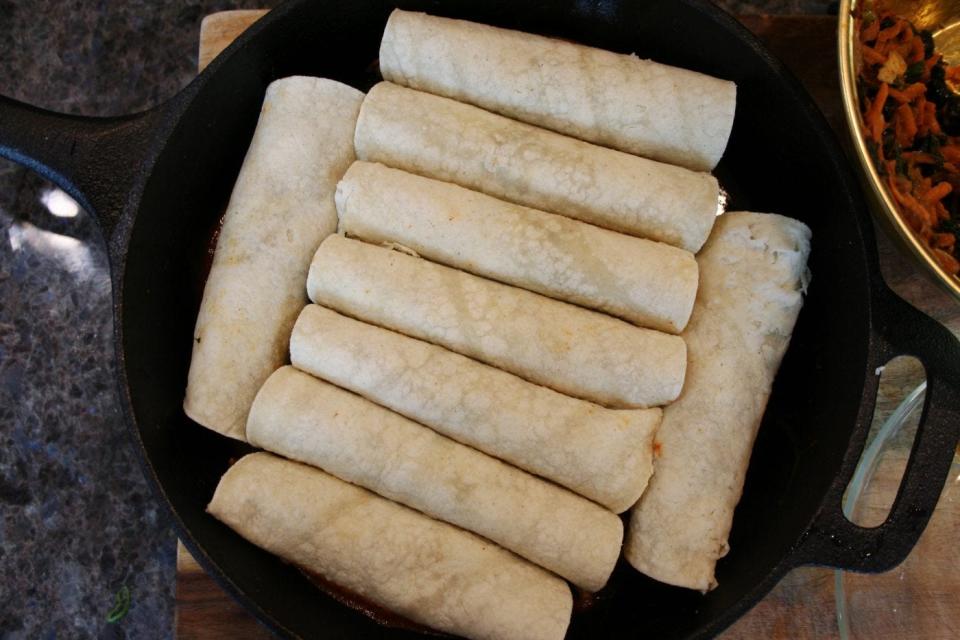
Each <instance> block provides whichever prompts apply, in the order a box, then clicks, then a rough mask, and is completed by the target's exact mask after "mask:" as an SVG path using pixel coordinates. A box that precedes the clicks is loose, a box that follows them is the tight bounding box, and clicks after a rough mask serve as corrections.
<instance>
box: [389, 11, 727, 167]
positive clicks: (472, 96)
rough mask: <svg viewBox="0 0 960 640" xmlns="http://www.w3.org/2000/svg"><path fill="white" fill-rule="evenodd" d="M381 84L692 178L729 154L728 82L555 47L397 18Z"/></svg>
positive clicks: (408, 15) (512, 34)
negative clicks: (681, 170)
mask: <svg viewBox="0 0 960 640" xmlns="http://www.w3.org/2000/svg"><path fill="white" fill-rule="evenodd" d="M380 72H381V73H382V74H383V77H384V79H385V80H389V81H391V82H395V83H397V84H402V85H405V86H408V87H413V88H414V89H420V90H421V91H429V92H430V93H436V94H439V95H443V96H446V97H448V98H453V99H455V100H460V101H462V102H469V103H472V104H475V105H477V106H480V107H483V108H484V109H488V110H490V111H495V112H497V113H501V114H503V115H505V116H509V117H511V118H516V119H517V120H523V121H524V122H529V123H530V124H534V125H537V126H539V127H545V128H547V129H553V130H554V131H559V132H560V133H565V134H567V135H571V136H575V137H577V138H581V139H583V140H587V141H589V142H594V143H596V144H601V145H604V146H607V147H613V148H615V149H620V150H621V151H626V152H628V153H635V154H637V155H641V156H646V157H648V158H653V159H654V160H659V161H661V162H669V163H671V164H678V165H681V166H684V167H687V168H689V169H694V170H696V171H710V170H712V169H713V168H714V167H715V166H716V164H717V162H719V161H720V156H722V155H723V150H724V149H725V148H726V146H727V139H728V138H729V137H730V129H731V128H732V127H733V115H734V110H735V107H736V101H737V87H736V85H735V84H733V83H732V82H728V81H726V80H719V79H717V78H712V77H710V76H706V75H703V74H701V73H696V72H694V71H687V70H686V69H678V68H676V67H670V66H667V65H664V64H658V63H656V62H653V61H651V60H641V59H640V58H638V57H637V56H635V55H623V54H617V53H612V52H610V51H605V50H603V49H594V48H591V47H585V46H582V45H578V44H574V43H571V42H563V41H561V40H555V39H552V38H544V37H541V36H536V35H532V34H529V33H522V32H519V31H511V30H508V29H498V28H496V27H490V26H487V25H483V24H477V23H474V22H466V21H463V20H451V19H449V18H438V17H435V16H428V15H426V14H423V13H412V12H408V11H401V10H399V9H397V10H395V11H394V12H393V13H392V14H390V19H389V21H388V22H387V28H386V30H385V31H384V33H383V41H382V42H381V43H380Z"/></svg>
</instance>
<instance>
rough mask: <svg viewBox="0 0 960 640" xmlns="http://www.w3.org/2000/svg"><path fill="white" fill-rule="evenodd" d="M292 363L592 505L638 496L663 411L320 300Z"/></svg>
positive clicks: (302, 324)
mask: <svg viewBox="0 0 960 640" xmlns="http://www.w3.org/2000/svg"><path fill="white" fill-rule="evenodd" d="M290 357H291V360H292V361H293V364H294V366H296V367H297V368H299V369H301V370H303V371H306V372H308V373H311V374H313V375H315V376H317V377H319V378H323V379H324V380H327V381H329V382H332V383H333V384H336V385H338V386H340V387H343V388H344V389H349V390H350V391H353V392H354V393H358V394H360V395H362V396H364V397H365V398H367V399H369V400H372V401H373V402H376V403H377V404H379V405H382V406H384V407H387V408H389V409H391V410H393V411H396V412H397V413H400V414H402V415H405V416H407V417H408V418H410V419H411V420H415V421H417V422H419V423H421V424H424V425H427V426H428V427H430V428H432V429H433V430H434V431H436V432H438V433H442V434H443V435H445V436H448V437H450V438H453V439H454V440H457V441H459V442H462V443H464V444H466V445H469V446H471V447H474V448H475V449H479V450H481V451H484V452H485V453H488V454H490V455H491V456H494V457H496V458H500V459H501V460H504V461H506V462H509V463H511V464H514V465H516V466H518V467H520V468H521V469H526V470H527V471H529V472H530V473H534V474H536V475H539V476H542V477H544V478H547V479H548V480H552V481H554V482H556V483H557V484H559V485H562V486H564V487H567V488H568V489H570V490H572V491H575V492H576V493H579V494H580V495H582V496H585V497H587V498H590V499H591V500H593V501H595V502H598V503H600V504H602V505H604V506H605V507H607V508H608V509H611V510H612V511H614V512H615V513H620V512H621V511H624V510H626V509H627V508H629V507H630V506H632V505H633V503H635V502H636V501H637V498H639V497H640V494H641V493H642V492H643V489H644V488H645V487H646V486H647V480H648V479H649V478H650V473H651V472H652V470H653V463H652V458H653V436H654V433H655V432H656V429H657V427H658V426H659V424H660V416H661V411H660V409H631V410H622V411H616V410H612V409H605V408H603V407H600V406H597V405H595V404H593V403H590V402H584V401H583V400H577V399H576V398H570V397H568V396H565V395H563V394H560V393H557V392H556V391H552V390H550V389H547V388H546V387H541V386H538V385H535V384H532V383H529V382H527V381H526V380H522V379H520V378H518V377H516V376H514V375H511V374H509V373H506V372H504V371H500V370H499V369H495V368H493V367H490V366H487V365H485V364H481V363H479V362H477V361H476V360H471V359H470V358H466V357H464V356H461V355H459V354H456V353H454V352H452V351H448V350H446V349H444V348H443V347H438V346H436V345H432V344H430V343H428V342H422V341H420V340H416V339H414V338H408V337H407V336H404V335H401V334H399V333H395V332H393V331H389V330H387V329H381V328H380V327H375V326H373V325H370V324H366V323H364V322H360V321H358V320H353V319H351V318H348V317H346V316H342V315H340V314H339V313H336V312H335V311H331V310H330V309H326V308H324V307H320V306H317V305H308V306H307V307H306V308H304V310H303V312H302V313H301V314H300V317H299V318H298V319H297V323H296V324H295V325H294V327H293V335H292V336H291V338H290Z"/></svg>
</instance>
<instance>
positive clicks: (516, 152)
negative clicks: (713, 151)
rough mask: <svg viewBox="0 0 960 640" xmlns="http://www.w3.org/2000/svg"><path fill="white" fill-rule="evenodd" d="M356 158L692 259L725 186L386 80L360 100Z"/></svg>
mask: <svg viewBox="0 0 960 640" xmlns="http://www.w3.org/2000/svg"><path fill="white" fill-rule="evenodd" d="M354 141H355V144H356V150H357V157H358V158H359V159H360V160H366V161H369V162H381V163H383V164H385V165H387V166H391V167H394V168H396V169H403V170H404V171H409V172H410V173H417V174H420V175H423V176H427V177H429V178H436V179H438V180H443V181H446V182H453V183H456V184H459V185H460V186H462V187H467V188H468V189H473V190H475V191H482V192H484V193H486V194H488V195H491V196H495V197H497V198H500V199H502V200H508V201H510V202H515V203H517V204H522V205H525V206H527V207H533V208H534V209H540V210H542V211H549V212H551V213H556V214H559V215H563V216H567V217H570V218H576V219H578V220H582V221H584V222H589V223H591V224H595V225H597V226H600V227H606V228H608V229H612V230H614V231H620V232H623V233H628V234H631V235H635V236H639V237H641V238H651V239H653V240H658V241H660V242H666V243H667V244H672V245H674V246H678V247H680V248H682V249H686V250H688V251H693V252H696V251H697V250H699V249H700V247H701V246H702V245H703V243H704V241H705V240H706V238H707V235H708V234H709V233H710V229H711V228H712V227H713V223H714V220H715V218H716V213H717V209H718V207H719V197H720V188H719V185H718V184H717V181H716V179H715V178H714V177H713V176H711V175H710V174H708V173H698V172H695V171H690V170H689V169H684V168H682V167H677V166H673V165H668V164H663V163H660V162H656V161H653V160H649V159H647V158H640V157H637V156H633V155H630V154H628V153H623V152H621V151H616V150H613V149H607V148H605V147H599V146H596V145H593V144H590V143H587V142H583V141H582V140H577V139H576V138H569V137H567V136H564V135H560V134H558V133H554V132H553V131H548V130H546V129H541V128H539V127H534V126H532V125H529V124H525V123H522V122H518V121H516V120H511V119H510V118H505V117H503V116H500V115H497V114H495V113H490V112H489V111H484V110H483V109H479V108H477V107H474V106H471V105H468V104H463V103H460V102H456V101H455V100H450V99H449V98H442V97H440V96H435V95H432V94H429V93H423V92H420V91H414V90H413V89H407V88H405V87H400V86H398V85H395V84H391V83H389V82H381V83H380V84H378V85H376V86H375V87H373V89H371V90H370V93H369V94H368V95H367V97H366V98H365V99H364V101H363V106H362V107H361V108H360V117H359V119H358V120H357V131H356V136H355V139H354Z"/></svg>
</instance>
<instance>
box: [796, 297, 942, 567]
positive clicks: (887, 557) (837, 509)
mask: <svg viewBox="0 0 960 640" xmlns="http://www.w3.org/2000/svg"><path fill="white" fill-rule="evenodd" d="M880 288H881V289H882V290H881V291H880V293H879V295H878V296H876V304H877V312H876V313H874V316H873V323H874V326H873V332H874V340H875V341H876V351H875V353H877V354H878V356H877V358H878V359H877V364H878V365H883V364H885V363H886V362H888V361H889V360H890V359H892V358H894V357H896V356H899V355H911V356H916V357H917V358H918V359H919V360H920V361H921V362H922V363H923V366H924V368H925V369H926V375H927V395H926V400H925V403H924V407H923V413H922V415H921V417H920V424H919V426H918V427H917V435H916V437H915V439H914V443H913V449H912V451H911V452H910V459H909V461H908V462H907V466H906V470H905V471H904V473H903V479H902V480H901V483H900V489H899V490H898V491H897V496H896V499H895V500H894V503H893V506H892V507H891V508H890V514H889V516H888V517H887V519H886V521H885V522H884V523H883V524H881V525H880V526H878V527H872V528H865V527H860V526H858V525H856V524H853V523H852V522H850V521H849V520H848V519H847V518H846V517H845V516H844V515H843V511H842V509H841V500H842V496H843V492H844V489H845V488H846V485H847V482H848V481H849V480H850V477H849V476H850V475H852V470H853V467H855V466H856V460H853V464H851V465H849V468H850V470H851V473H850V474H841V476H845V477H841V478H839V479H838V482H837V483H836V484H835V485H834V487H833V488H832V490H831V494H830V497H829V498H828V500H827V503H826V504H827V506H825V507H824V509H823V510H822V511H821V512H820V513H819V514H818V515H817V517H816V519H815V520H814V524H813V526H812V527H811V529H810V530H809V532H808V533H807V535H806V537H805V539H804V540H803V542H802V543H801V550H800V551H801V553H800V557H801V560H800V562H799V564H820V565H828V566H832V567H836V568H838V569H846V570H850V571H861V572H880V571H886V570H888V569H892V568H893V567H895V566H897V565H898V564H900V563H901V562H902V561H903V560H904V559H905V558H906V557H907V555H908V554H909V553H910V551H911V550H912V549H913V547H914V545H915V544H916V542H917V540H918V539H919V538H920V534H921V533H923V530H924V528H925V527H926V525H927V521H928V520H929V519H930V516H931V514H932V513H933V510H934V508H935V507H936V505H937V500H938V498H939V497H940V492H941V491H942V489H943V485H944V482H945V481H946V478H947V474H948V473H949V471H950V464H951V462H952V460H953V456H954V451H955V449H956V447H957V442H958V440H960V343H958V341H957V339H956V338H955V337H954V336H953V334H952V333H950V331H949V330H947V329H946V327H944V326H943V325H941V324H940V323H938V322H936V321H935V320H933V319H932V318H930V317H929V316H927V315H925V314H924V313H922V312H920V311H918V310H917V309H915V308H913V307H912V306H910V305H909V304H907V303H906V302H904V301H903V300H902V299H901V298H899V297H898V296H896V295H895V294H894V293H893V292H891V291H890V290H889V289H888V288H887V287H886V286H885V285H882V284H881V285H880ZM868 424H869V423H868ZM847 455H848V457H849V456H851V455H852V456H854V457H858V456H859V453H858V452H847ZM845 466H847V465H846V464H845Z"/></svg>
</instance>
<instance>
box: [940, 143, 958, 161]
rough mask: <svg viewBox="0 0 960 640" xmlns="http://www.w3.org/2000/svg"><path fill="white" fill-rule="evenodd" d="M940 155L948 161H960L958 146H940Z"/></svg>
mask: <svg viewBox="0 0 960 640" xmlns="http://www.w3.org/2000/svg"><path fill="white" fill-rule="evenodd" d="M940 155H942V156H943V159H944V160H947V161H948V162H955V163H960V147H958V146H954V145H948V146H945V147H940Z"/></svg>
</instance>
